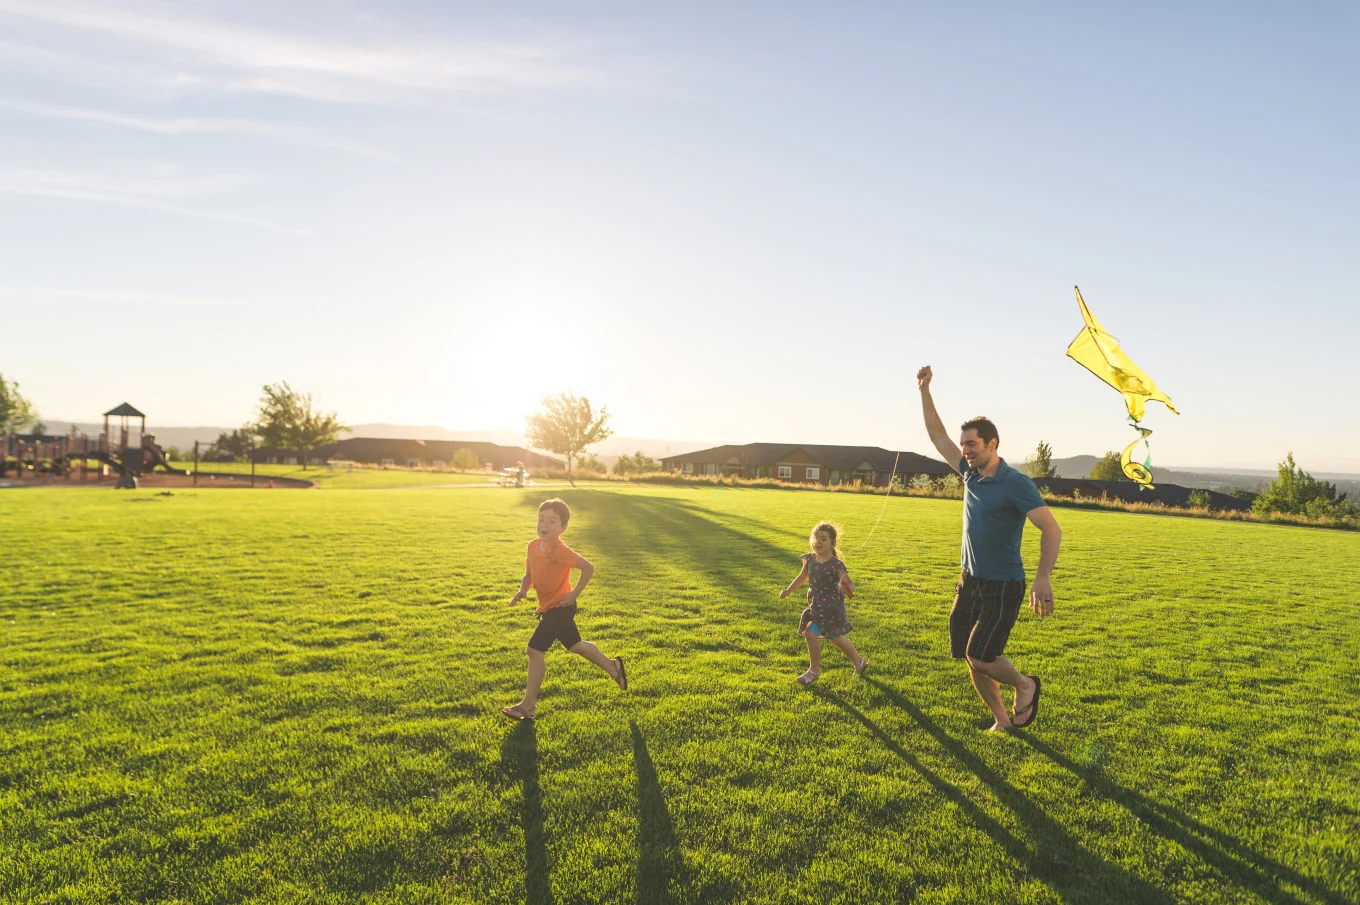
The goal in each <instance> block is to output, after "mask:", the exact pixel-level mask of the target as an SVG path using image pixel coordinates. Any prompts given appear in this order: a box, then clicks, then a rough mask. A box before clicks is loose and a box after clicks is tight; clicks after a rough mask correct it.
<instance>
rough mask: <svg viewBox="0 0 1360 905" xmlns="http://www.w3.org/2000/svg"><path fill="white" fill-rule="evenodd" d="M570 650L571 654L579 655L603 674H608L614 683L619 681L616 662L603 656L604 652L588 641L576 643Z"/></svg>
mask: <svg viewBox="0 0 1360 905" xmlns="http://www.w3.org/2000/svg"><path fill="white" fill-rule="evenodd" d="M570 650H571V652H572V653H573V654H580V655H581V656H582V657H585V658H586V659H587V660H589V661H590V662H591V663H594V664H595V665H596V666H598V667H600V669H603V670H604V671H605V672H607V673H609V678H611V679H613V680H614V681H615V682H617V681H618V680H619V664H618V661H616V660H611V659H610V658H608V657H606V656H605V655H604V651H602V650H600V649H599V648H598V647H596V646H595V645H593V644H591V643H590V642H589V641H577V642H576V643H575V644H573V645H572V646H571V648H570Z"/></svg>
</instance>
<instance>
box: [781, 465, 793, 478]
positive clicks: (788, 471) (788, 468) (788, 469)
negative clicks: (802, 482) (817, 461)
mask: <svg viewBox="0 0 1360 905" xmlns="http://www.w3.org/2000/svg"><path fill="white" fill-rule="evenodd" d="M779 476H780V477H781V478H791V477H793V466H792V465H781V466H779Z"/></svg>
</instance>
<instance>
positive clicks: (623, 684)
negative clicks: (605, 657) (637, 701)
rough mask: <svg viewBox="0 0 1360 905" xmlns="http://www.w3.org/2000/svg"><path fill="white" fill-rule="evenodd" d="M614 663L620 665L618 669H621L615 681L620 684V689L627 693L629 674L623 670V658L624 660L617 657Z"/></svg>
mask: <svg viewBox="0 0 1360 905" xmlns="http://www.w3.org/2000/svg"><path fill="white" fill-rule="evenodd" d="M614 662H615V663H617V664H618V667H619V674H618V675H617V676H615V677H614V681H615V682H618V683H619V688H621V689H623V690H624V691H627V690H628V673H627V671H626V670H625V669H624V668H623V658H622V657H615V658H614Z"/></svg>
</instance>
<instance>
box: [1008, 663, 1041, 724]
mask: <svg viewBox="0 0 1360 905" xmlns="http://www.w3.org/2000/svg"><path fill="white" fill-rule="evenodd" d="M1029 678H1031V679H1033V680H1034V697H1032V698H1030V699H1029V703H1028V704H1026V705H1025V706H1024V707H1021V708H1020V709H1019V710H1018V711H1016V712H1015V713H1014V714H1012V715H1011V725H1012V726H1014V727H1015V728H1016V729H1024V728H1025V727H1026V726H1028V725H1029V724H1031V723H1033V722H1034V721H1035V720H1037V719H1038V718H1039V691H1040V690H1041V689H1042V688H1043V685H1042V683H1040V681H1039V677H1038V676H1030V677H1029ZM1021 714H1025V715H1026V716H1025V719H1020V716H1021Z"/></svg>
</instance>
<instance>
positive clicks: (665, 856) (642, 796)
mask: <svg viewBox="0 0 1360 905" xmlns="http://www.w3.org/2000/svg"><path fill="white" fill-rule="evenodd" d="M629 726H630V727H631V728H632V730H633V764H634V766H635V767H636V768H637V776H638V868H637V901H638V905H671V903H673V902H676V901H678V900H677V899H676V897H675V892H674V890H675V888H676V887H677V886H681V887H683V885H684V869H685V861H684V858H683V857H682V856H681V854H680V843H679V842H677V841H676V839H675V826H674V824H672V823H671V815H670V812H669V811H667V810H666V798H665V796H664V795H662V793H661V783H660V782H659V781H658V780H657V778H656V767H654V766H652V757H651V755H650V754H648V753H647V742H646V740H644V739H643V737H642V731H641V730H640V729H638V724H637V722H636V721H634V720H629Z"/></svg>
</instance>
